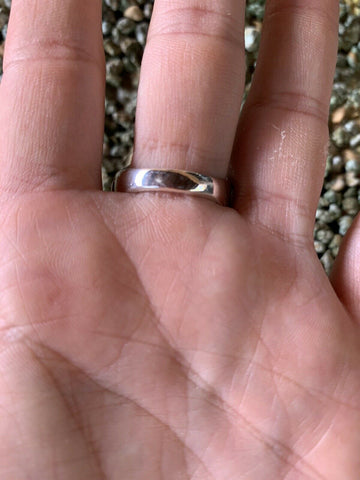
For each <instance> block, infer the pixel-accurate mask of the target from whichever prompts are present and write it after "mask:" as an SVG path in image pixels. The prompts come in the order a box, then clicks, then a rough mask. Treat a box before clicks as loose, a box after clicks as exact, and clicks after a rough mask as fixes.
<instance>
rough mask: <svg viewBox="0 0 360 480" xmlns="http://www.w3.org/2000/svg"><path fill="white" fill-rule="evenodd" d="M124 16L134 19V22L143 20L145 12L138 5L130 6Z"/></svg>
mask: <svg viewBox="0 0 360 480" xmlns="http://www.w3.org/2000/svg"><path fill="white" fill-rule="evenodd" d="M124 17H125V18H130V20H134V22H141V21H142V20H144V14H143V12H142V11H141V10H140V8H139V7H138V6H136V5H132V6H131V7H128V8H127V9H126V10H125V12H124Z"/></svg>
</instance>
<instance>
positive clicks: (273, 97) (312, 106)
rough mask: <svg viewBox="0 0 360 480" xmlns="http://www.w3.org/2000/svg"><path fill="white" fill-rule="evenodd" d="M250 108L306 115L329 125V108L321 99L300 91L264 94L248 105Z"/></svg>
mask: <svg viewBox="0 0 360 480" xmlns="http://www.w3.org/2000/svg"><path fill="white" fill-rule="evenodd" d="M248 107H249V108H255V109H272V110H283V111H288V112H290V113H293V114H299V115H304V116H307V117H310V118H311V119H315V120H317V121H320V122H321V123H325V124H326V125H327V122H328V115H329V106H328V104H327V103H325V102H323V101H321V100H320V99H318V98H316V97H313V96H311V95H310V94H308V93H306V92H300V91H278V92H269V93H266V92H264V93H263V94H261V95H258V96H256V97H255V98H253V99H252V100H251V101H249V103H248Z"/></svg>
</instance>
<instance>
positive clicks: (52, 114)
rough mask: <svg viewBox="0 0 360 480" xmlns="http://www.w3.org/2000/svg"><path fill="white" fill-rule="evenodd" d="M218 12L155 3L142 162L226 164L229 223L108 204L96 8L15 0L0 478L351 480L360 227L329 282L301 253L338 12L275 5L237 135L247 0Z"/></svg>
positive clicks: (357, 414) (162, 202)
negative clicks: (230, 190) (230, 187)
mask: <svg viewBox="0 0 360 480" xmlns="http://www.w3.org/2000/svg"><path fill="white" fill-rule="evenodd" d="M220 3H221V5H219V2H215V1H214V2H208V4H207V6H206V7H205V6H204V4H203V3H201V2H197V1H196V0H191V1H188V2H185V4H186V5H185V6H184V2H180V1H179V2H177V1H176V2H171V6H170V7H169V6H168V2H166V1H165V0H157V3H156V5H155V11H154V15H153V20H152V25H151V31H150V35H149V39H148V44H147V50H146V52H145V57H144V60H143V67H142V77H141V84H140V90H139V100H138V110H137V124H136V143H135V157H134V163H135V164H136V165H137V166H148V167H150V166H152V167H154V166H156V167H165V168H167V167H173V168H187V169H189V170H194V171H200V172H202V173H206V174H210V175H215V176H218V177H224V176H225V175H226V172H227V171H228V168H229V160H230V158H231V165H230V172H231V176H232V178H233V182H234V184H235V201H234V205H233V207H234V208H224V207H221V206H219V205H216V204H215V203H212V202H210V201H209V200H204V199H197V198H189V197H183V196H175V195H167V194H139V195H134V194H119V193H105V192H102V191H101V190H100V187H99V183H100V174H99V166H100V160H101V145H102V128H103V83H104V79H103V75H104V74H103V61H104V60H103V53H102V50H101V31H100V17H101V15H100V14H101V2H100V1H95V0H94V1H93V2H91V3H89V4H86V5H85V4H82V3H81V4H80V3H79V2H75V1H74V0H66V1H64V0H61V2H60V1H59V0H52V1H49V2H47V10H46V11H45V7H39V9H41V8H44V10H43V11H41V12H40V11H39V10H38V9H37V8H35V5H33V4H32V3H31V2H30V1H25V0H17V1H15V0H13V7H12V8H13V10H12V16H11V21H10V26H9V33H8V38H7V45H6V52H5V53H6V58H5V73H4V77H3V80H2V84H1V88H0V96H1V98H0V104H1V112H0V124H1V150H0V162H1V171H0V185H1V195H0V202H1V215H2V227H1V232H0V245H1V260H0V286H1V289H0V317H1V336H0V372H1V375H0V436H1V439H2V442H1V446H0V478H1V479H11V480H13V479H14V480H23V479H28V478H36V479H37V480H38V479H41V480H42V479H46V480H47V479H66V480H72V479H74V480H79V479H86V480H88V479H126V480H139V479H147V480H153V479H166V480H171V479H174V480H175V479H184V480H185V479H190V478H191V479H204V480H205V479H216V480H225V479H226V480H229V479H236V480H238V479H247V480H248V479H249V480H250V479H254V480H261V479H264V480H265V479H266V480H269V479H287V480H295V479H296V480H298V479H299V480H300V479H326V480H333V479H336V480H337V479H341V480H343V479H346V480H348V479H349V480H352V479H354V480H356V479H358V478H359V474H360V459H359V455H358V452H359V449H360V428H359V427H360V331H359V325H358V321H359V320H360V307H359V296H360V292H359V290H360V278H359V274H358V271H357V269H356V259H358V258H359V255H360V250H359V245H360V239H359V227H358V225H359V221H356V222H355V224H354V225H353V227H352V229H351V232H350V233H349V235H348V238H347V239H346V240H345V242H344V245H343V248H342V250H341V252H340V255H339V257H338V259H337V263H336V266H335V269H334V272H333V277H332V284H331V283H330V281H329V280H328V278H327V277H326V275H325V273H324V272H323V270H322V267H321V265H320V263H319V262H318V260H317V257H316V254H315V252H314V248H313V243H312V226H313V218H314V211H315V208H316V204H317V197H318V194H319V190H320V188H321V182H322V171H323V164H324V157H325V148H326V143H327V124H326V119H327V108H328V107H327V105H328V99H329V94H330V90H331V79H332V73H333V69H334V63H335V57H336V35H337V6H336V2H334V1H333V0H326V1H324V2H322V3H321V5H319V4H318V3H317V2H315V1H312V0H309V1H307V2H305V3H306V6H305V4H304V7H302V6H301V7H300V6H299V5H298V4H297V3H296V2H295V3H296V5H295V4H294V2H292V1H290V0H281V1H280V2H279V1H269V2H268V7H267V14H266V20H265V23H264V31H263V44H262V49H261V53H260V58H259V61H258V66H257V73H256V78H255V81H254V83H253V87H252V91H251V93H250V96H249V98H248V101H247V104H246V106H245V108H244V110H243V112H242V115H241V118H240V121H239V122H238V116H239V111H240V102H241V95H242V84H243V77H244V65H243V63H244V62H243V60H244V59H243V54H242V49H243V45H242V38H243V10H244V4H243V2H238V1H235V0H226V1H224V2H220ZM24 4H28V5H27V15H24V8H23V7H24ZM60 5H61V8H60ZM70 12H71V19H72V21H71V22H69V18H70V16H69V15H70ZM25 25H26V28H27V37H26V39H25V37H24V36H23V32H24V31H25V28H24V26H25ZM29 30H30V34H29ZM60 32H61V34H60ZM209 32H210V33H209ZM29 38H30V39H31V41H29ZM285 39H286V41H285ZM310 45H311V48H310V47H309V46H310ZM275 54H276V55H275ZM182 69H183V70H182ZM186 69H189V70H188V71H185V70H186ZM356 237H358V238H356Z"/></svg>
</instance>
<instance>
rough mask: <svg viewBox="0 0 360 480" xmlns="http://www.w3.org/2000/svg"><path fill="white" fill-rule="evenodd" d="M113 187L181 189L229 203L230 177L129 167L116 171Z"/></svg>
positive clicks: (137, 190)
mask: <svg viewBox="0 0 360 480" xmlns="http://www.w3.org/2000/svg"><path fill="white" fill-rule="evenodd" d="M111 189H112V191H114V192H127V193H140V192H170V193H179V194H184V195H192V196H196V197H202V198H207V199H209V200H213V201H215V202H216V203H218V204H220V205H223V206H224V205H227V204H228V200H229V191H230V188H229V182H228V181H227V180H222V179H219V178H214V177H210V176H206V175H202V174H200V173H196V172H188V171H186V170H167V169H163V168H128V169H127V170H125V171H123V172H119V173H117V174H116V176H115V179H114V181H113V184H112V188H111Z"/></svg>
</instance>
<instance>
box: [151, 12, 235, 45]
mask: <svg viewBox="0 0 360 480" xmlns="http://www.w3.org/2000/svg"><path fill="white" fill-rule="evenodd" d="M164 35H166V36H169V35H174V36H181V35H191V36H195V37H198V38H201V37H207V38H208V39H209V40H210V39H214V40H217V41H224V42H226V43H230V44H231V45H232V47H239V48H242V49H243V48H244V38H243V37H244V35H243V31H242V22H240V21H239V20H238V19H237V16H236V15H232V13H231V12H221V11H218V10H214V9H212V8H210V7H206V6H205V7H200V6H196V5H192V6H190V5H189V6H183V7H169V8H167V9H164V10H163V11H162V12H161V13H160V14H158V16H157V17H156V19H154V24H153V25H152V27H151V29H150V33H149V39H148V40H149V41H150V40H153V39H154V38H156V37H159V36H164Z"/></svg>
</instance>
